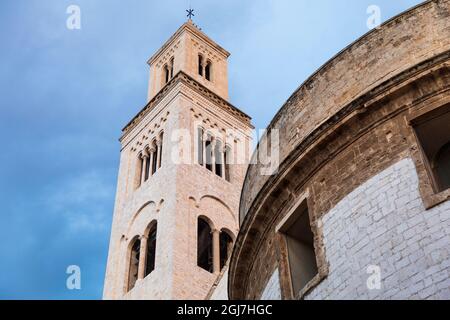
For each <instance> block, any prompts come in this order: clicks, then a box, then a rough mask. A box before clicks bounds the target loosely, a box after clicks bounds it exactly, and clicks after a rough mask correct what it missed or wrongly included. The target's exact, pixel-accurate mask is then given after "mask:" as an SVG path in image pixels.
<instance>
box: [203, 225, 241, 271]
mask: <svg viewBox="0 0 450 320" xmlns="http://www.w3.org/2000/svg"><path fill="white" fill-rule="evenodd" d="M232 247H233V239H232V237H231V235H230V233H229V232H228V231H226V230H224V229H222V230H220V231H219V230H213V229H212V228H211V226H210V224H209V223H208V221H207V220H206V219H205V218H202V217H199V218H198V220H197V265H198V266H199V267H200V268H202V269H204V270H206V271H208V272H210V273H219V272H220V271H221V270H222V269H223V267H224V266H225V265H226V263H227V262H228V259H229V258H230V254H231V250H232Z"/></svg>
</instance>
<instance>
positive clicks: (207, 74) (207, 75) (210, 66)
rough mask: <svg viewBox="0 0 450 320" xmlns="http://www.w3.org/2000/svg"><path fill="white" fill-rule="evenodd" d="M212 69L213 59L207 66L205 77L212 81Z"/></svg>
mask: <svg viewBox="0 0 450 320" xmlns="http://www.w3.org/2000/svg"><path fill="white" fill-rule="evenodd" d="M211 69H212V64H211V61H208V62H207V63H206V67H205V78H206V80H208V81H211V71H212V70H211Z"/></svg>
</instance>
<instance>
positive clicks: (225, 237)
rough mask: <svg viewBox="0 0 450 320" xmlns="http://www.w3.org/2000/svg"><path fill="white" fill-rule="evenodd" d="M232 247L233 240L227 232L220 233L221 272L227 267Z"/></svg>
mask: <svg viewBox="0 0 450 320" xmlns="http://www.w3.org/2000/svg"><path fill="white" fill-rule="evenodd" d="M232 247H233V239H232V238H231V237H230V235H229V234H228V233H227V232H225V231H222V232H221V233H220V270H222V269H223V267H225V264H226V263H227V261H228V259H229V258H230V254H231V249H232Z"/></svg>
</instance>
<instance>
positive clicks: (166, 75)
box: [164, 64, 170, 83]
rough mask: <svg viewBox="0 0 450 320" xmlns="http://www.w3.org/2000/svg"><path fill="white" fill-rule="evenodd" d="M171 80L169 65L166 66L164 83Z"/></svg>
mask: <svg viewBox="0 0 450 320" xmlns="http://www.w3.org/2000/svg"><path fill="white" fill-rule="evenodd" d="M169 79H170V71H169V67H168V66H167V64H166V65H165V66H164V81H165V82H164V83H167V82H169Z"/></svg>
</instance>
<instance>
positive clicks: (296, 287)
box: [278, 200, 319, 296]
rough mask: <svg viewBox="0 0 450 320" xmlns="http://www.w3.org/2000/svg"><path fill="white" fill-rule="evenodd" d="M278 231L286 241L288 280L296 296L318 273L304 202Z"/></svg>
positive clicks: (311, 233)
mask: <svg viewBox="0 0 450 320" xmlns="http://www.w3.org/2000/svg"><path fill="white" fill-rule="evenodd" d="M278 231H279V232H280V233H281V234H282V235H283V236H284V238H285V240H286V245H287V259H288V265H289V271H290V280H291V283H292V289H293V291H294V295H295V296H297V295H299V293H300V292H301V291H303V289H305V287H306V286H307V285H308V284H309V283H310V282H311V281H312V280H313V279H314V278H315V277H316V275H317V274H318V273H319V271H318V267H317V260H316V252H315V249H314V235H313V232H312V230H311V223H310V218H309V212H308V206H307V203H306V200H304V201H303V202H302V203H301V204H300V205H299V206H298V207H297V208H296V209H295V210H294V211H293V213H292V214H291V215H290V216H289V217H288V218H287V219H286V220H285V221H284V222H282V224H281V226H280V227H278Z"/></svg>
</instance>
